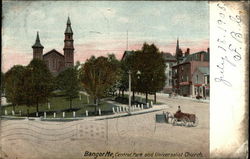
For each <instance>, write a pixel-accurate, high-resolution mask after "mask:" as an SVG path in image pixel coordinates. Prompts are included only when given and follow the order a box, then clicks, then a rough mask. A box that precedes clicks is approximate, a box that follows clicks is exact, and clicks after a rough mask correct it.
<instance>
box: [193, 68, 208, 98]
mask: <svg viewBox="0 0 250 159" xmlns="http://www.w3.org/2000/svg"><path fill="white" fill-rule="evenodd" d="M192 81H193V92H192V96H195V97H196V96H200V97H205V98H206V97H208V96H209V67H197V68H196V70H195V71H194V74H193V77H192Z"/></svg>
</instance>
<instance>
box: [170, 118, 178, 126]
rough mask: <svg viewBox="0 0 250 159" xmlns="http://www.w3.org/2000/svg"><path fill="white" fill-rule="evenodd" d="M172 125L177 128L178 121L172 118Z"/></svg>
mask: <svg viewBox="0 0 250 159" xmlns="http://www.w3.org/2000/svg"><path fill="white" fill-rule="evenodd" d="M171 122H172V125H173V126H175V125H176V124H177V119H176V118H172V121H171Z"/></svg>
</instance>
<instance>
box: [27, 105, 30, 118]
mask: <svg viewBox="0 0 250 159" xmlns="http://www.w3.org/2000/svg"><path fill="white" fill-rule="evenodd" d="M29 116H30V110H29V106H27V117H28V118H29Z"/></svg>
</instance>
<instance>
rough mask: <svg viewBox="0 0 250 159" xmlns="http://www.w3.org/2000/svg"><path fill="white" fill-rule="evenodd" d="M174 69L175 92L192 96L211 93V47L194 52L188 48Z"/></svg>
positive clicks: (204, 95) (203, 95)
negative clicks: (191, 52)
mask: <svg viewBox="0 0 250 159" xmlns="http://www.w3.org/2000/svg"><path fill="white" fill-rule="evenodd" d="M172 71H173V74H172V79H173V92H175V93H177V94H179V95H182V96H190V97H196V96H202V97H206V96H208V95H209V49H208V51H207V52H205V51H200V52H196V53H193V54H190V49H187V51H186V52H185V55H184V56H183V60H182V61H179V63H178V64H177V65H175V66H173V67H172ZM206 81H207V83H206ZM200 87H202V88H200ZM203 87H204V88H203ZM200 89H202V90H200ZM203 89H204V91H203ZM198 91H199V93H197V92H198ZM203 92H204V93H203ZM206 92H208V94H205V93H206Z"/></svg>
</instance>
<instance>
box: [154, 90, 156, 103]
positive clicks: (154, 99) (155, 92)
mask: <svg viewBox="0 0 250 159" xmlns="http://www.w3.org/2000/svg"><path fill="white" fill-rule="evenodd" d="M154 103H155V104H156V92H155V94H154Z"/></svg>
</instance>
